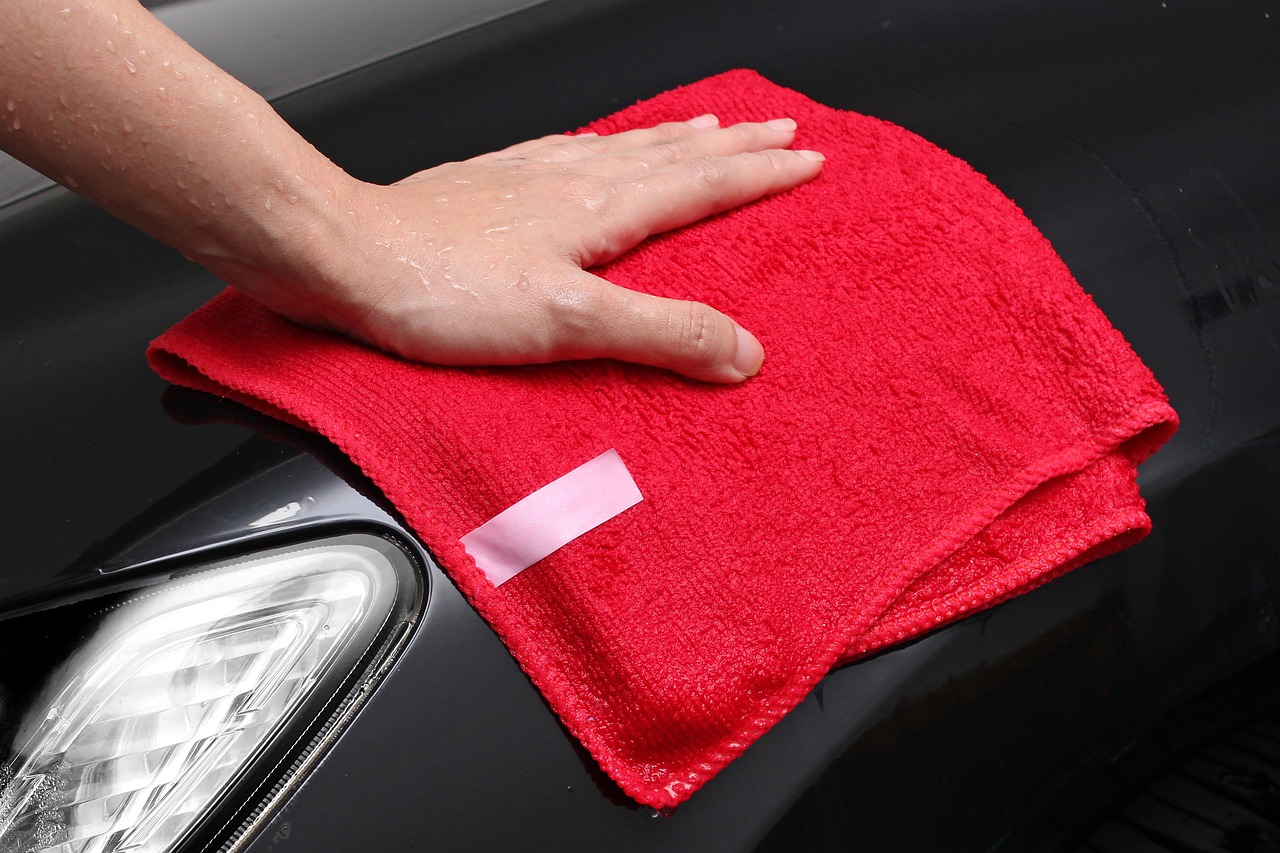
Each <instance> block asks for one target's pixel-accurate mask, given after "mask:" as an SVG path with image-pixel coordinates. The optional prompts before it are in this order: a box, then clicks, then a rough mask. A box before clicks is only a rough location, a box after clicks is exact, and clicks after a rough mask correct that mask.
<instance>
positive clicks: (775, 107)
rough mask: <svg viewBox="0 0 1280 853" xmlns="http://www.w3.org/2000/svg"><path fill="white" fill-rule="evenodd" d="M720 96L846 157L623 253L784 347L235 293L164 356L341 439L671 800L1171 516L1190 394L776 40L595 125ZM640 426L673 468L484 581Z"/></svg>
mask: <svg viewBox="0 0 1280 853" xmlns="http://www.w3.org/2000/svg"><path fill="white" fill-rule="evenodd" d="M704 112H715V113H717V114H718V115H719V116H720V117H721V118H722V119H724V120H725V121H727V122H728V121H742V120H763V119H769V118H773V117H776V116H792V117H794V118H795V119H797V120H798V121H799V124H800V132H799V136H798V138H797V140H796V143H797V145H798V146H800V147H806V148H815V149H818V150H820V151H823V152H825V153H826V154H827V157H828V161H827V164H826V168H825V172H824V174H823V175H822V177H820V178H819V179H818V180H817V181H815V182H813V183H811V184H808V185H805V186H803V187H800V188H798V189H796V190H793V191H792V192H789V193H786V194H784V195H781V196H777V197H774V198H770V199H766V200H764V201H761V202H758V203H756V204H753V205H750V206H748V207H747V208H744V209H742V210H738V211H735V212H733V213H731V214H728V215H724V216H720V217H717V218H715V219H712V220H710V221H707V222H703V223H700V224H698V225H696V226H693V227H690V228H686V229H683V230H681V231H679V232H677V233H673V234H669V235H666V236H664V237H661V238H658V239H655V240H651V241H649V242H648V243H647V244H645V245H644V246H642V247H641V248H640V249H638V250H637V251H635V252H632V253H631V254H629V255H627V256H625V257H623V258H622V259H620V260H618V261H616V262H614V263H613V264H611V265H609V266H608V267H606V268H605V269H604V270H603V273H602V274H603V275H605V276H606V277H607V278H609V279H611V280H613V281H615V282H617V283H619V284H622V285H625V286H627V287H632V288H636V289H639V290H645V291H649V292H653V293H658V294H661V295H665V296H678V297H683V298H694V299H699V300H703V301H705V302H708V303H710V304H711V305H714V306H716V307H718V308H720V309H721V310H723V311H725V312H726V313H728V314H729V315H730V316H732V317H735V318H737V319H738V320H739V321H741V322H742V324H743V325H744V326H745V327H746V328H748V329H751V330H753V331H754V332H756V334H757V335H758V336H759V337H760V339H761V341H762V342H763V343H764V346H765V349H766V351H767V352H768V359H767V360H766V361H765V365H764V369H763V371H762V372H761V373H760V375H759V376H757V377H756V378H754V379H752V380H750V381H748V382H746V383H744V384H742V385H740V386H735V387H721V386H711V385H705V384H700V383H696V382H691V381H686V380H683V379H681V378H679V377H676V376H674V375H670V374H667V373H663V372H661V371H658V370H653V369H649V368H643V367H635V366H631V365H623V364H619V363H614V362H606V361H595V362H578V363H572V364H561V365H550V366H539V367H528V368H499V369H469V370H459V369H444V368H438V367H431V366H423V365H414V364H408V363H406V362H403V361H400V360H398V359H395V358H392V357H389V356H387V355H384V354H381V353H378V352H374V351H372V350H370V349H367V348H364V347H362V346H359V345H357V344H354V343H352V342H350V341H348V340H345V339H342V338H340V337H337V336H334V335H329V334H324V333H318V332H313V331H309V330H306V329H303V328H301V327H299V326H295V325H293V324H291V323H289V322H286V321H284V320H282V319H280V318H278V317H276V316H275V315H273V314H271V313H270V312H268V311H265V310H263V309H261V308H259V307H257V306H256V305H254V304H253V303H251V302H250V301H248V300H247V299H244V298H242V297H240V296H238V295H236V294H234V293H230V292H228V293H224V294H223V295H221V296H219V297H218V298H217V299H215V300H214V301H213V302H211V303H210V304H209V305H207V306H205V307H204V308H202V309H201V310H199V311H197V312H196V313H195V314H193V315H192V316H191V317H189V318H187V319H186V320H184V321H183V322H182V323H181V324H179V325H178V326H177V327H175V328H174V329H172V330H170V331H169V332H167V333H166V334H165V335H163V336H162V337H161V338H159V339H158V340H157V341H156V342H155V344H154V347H153V349H152V351H151V353H150V357H151V359H152V363H153V365H154V366H155V368H156V370H158V371H159V372H160V373H161V374H162V375H164V376H165V377H167V378H169V379H171V380H172V381H174V382H178V383H182V384H185V385H190V386H192V387H195V388H203V389H207V390H211V391H214V392H216V393H220V394H226V395H228V396H230V397H233V398H235V399H237V400H240V401H243V402H245V403H247V404H249V405H250V406H254V407H256V408H258V409H261V410H263V411H266V412H269V413H272V414H275V415H278V416H283V417H285V418H287V419H290V420H293V421H295V422H299V423H302V424H305V425H307V426H309V427H311V428H312V429H314V430H316V431H318V432H320V433H322V434H324V435H325V436H327V437H328V438H329V439H331V440H332V441H333V442H334V443H335V444H336V445H337V446H338V447H340V448H342V450H344V451H345V452H346V453H347V454H348V455H349V456H350V457H351V458H352V459H353V460H354V461H355V462H356V463H357V464H358V465H359V466H360V467H361V468H362V469H363V470H364V471H365V472H366V473H367V474H368V475H369V477H370V478H371V479H372V480H373V482H375V483H376V484H377V485H378V486H379V487H380V488H381V489H382V490H383V491H384V492H385V493H386V495H387V497H388V498H389V499H390V500H391V501H392V503H394V504H395V505H396V507H398V508H399V510H400V511H401V512H402V513H403V514H404V517H405V518H406V519H407V520H408V523H409V524H410V525H411V526H412V527H413V529H414V530H415V531H416V532H417V533H418V534H419V535H420V536H421V537H422V539H423V541H424V542H425V543H426V544H427V546H428V547H429V548H430V549H431V550H432V551H433V553H434V554H435V555H436V557H437V558H438V559H439V560H440V562H441V564H442V565H443V566H444V567H445V569H446V570H447V571H448V572H449V574H450V576H451V577H452V578H453V580H454V581H455V582H456V583H457V585H458V586H459V587H460V588H461V590H462V591H463V592H464V593H465V594H466V595H467V597H468V598H469V599H470V601H471V602H472V604H474V606H475V607H476V609H477V610H478V611H479V612H480V613H481V614H482V615H483V616H484V617H485V618H486V619H487V620H488V621H489V623H490V624H491V625H492V626H493V627H494V629H495V630H496V631H497V633H498V634H499V635H500V636H501V637H502V639H503V640H504V641H505V642H506V643H507V645H508V646H509V648H510V649H511V652H512V654H514V655H515V657H516V658H517V659H518V660H519V662H520V664H521V665H522V666H523V667H524V669H525V671H526V672H528V673H529V675H530V677H531V678H532V679H533V681H534V683H535V684H536V685H537V687H538V688H539V689H540V690H541V691H542V692H543V694H544V695H545V696H546V698H547V701H548V702H550V704H551V706H552V707H553V708H554V709H555V711H556V712H557V713H558V714H559V715H560V717H561V718H562V719H563V721H564V723H565V724H566V725H567V726H568V727H569V729H570V730H571V731H572V732H573V733H574V735H576V736H577V737H578V738H579V739H580V740H581V741H582V743H583V744H584V745H585V746H586V747H587V748H588V749H589V750H590V751H591V753H592V754H593V755H594V756H595V757H596V759H597V760H598V761H599V762H600V764H601V766H602V767H603V768H604V769H605V770H606V771H607V772H608V773H609V775H610V776H612V777H613V778H614V779H615V780H617V782H618V783H619V784H620V785H621V786H622V787H623V789H624V790H625V791H626V792H627V793H628V794H630V795H631V796H632V797H634V798H635V799H637V800H639V801H641V802H644V803H648V804H650V805H653V806H670V805H674V804H676V803H679V802H680V801H682V800H684V799H685V798H687V797H688V796H689V795H690V794H691V793H692V792H693V791H694V790H695V789H697V788H698V787H699V786H701V785H702V784H703V783H705V782H706V781H707V780H708V779H709V778H710V777H711V776H713V775H714V774H715V773H716V772H717V771H718V770H719V769H720V768H722V767H723V766H724V765H725V764H726V763H727V762H728V761H729V760H731V759H732V758H734V757H735V756H736V755H738V754H739V753H741V752H742V750H744V749H745V748H746V747H747V745H748V744H750V743H751V742H752V741H753V740H755V739H756V738H757V737H759V736H760V735H761V734H762V733H763V732H764V731H765V730H767V729H768V728H769V727H770V726H771V725H773V723H775V722H776V721H777V720H778V719H779V718H780V717H781V716H782V715H783V714H785V713H786V712H787V711H788V710H789V709H790V708H792V707H793V706H794V705H795V704H796V703H797V702H799V701H800V700H801V699H802V698H803V697H804V696H805V694H806V693H807V692H808V691H809V689H810V688H812V687H813V686H814V684H815V683H816V682H817V681H818V680H819V679H820V678H822V676H823V675H824V674H825V673H826V672H827V671H828V670H830V669H831V668H832V666H834V665H836V664H837V663H839V662H841V661H844V660H848V659H850V658H852V657H856V656H858V655H861V654H865V653H867V652H869V651H871V650H873V649H877V648H880V647H882V646H884V645H886V644H888V643H892V642H894V641H897V640H902V639H904V638H907V637H911V636H915V635H918V634H920V633H922V632H924V631H926V630H929V629H931V628H934V627H936V626H938V625H941V624H944V623H946V622H949V621H951V620H954V619H957V618H959V617H961V616H963V615H966V614H969V613H972V612H974V611H976V610H979V609H981V608H983V607H986V606H988V605H990V604H992V603H994V602H997V601H1000V600H1002V599H1005V598H1008V597H1009V596H1011V595H1014V594H1016V593H1019V592H1022V591H1024V590H1027V589H1030V588H1031V587H1033V586H1036V585H1037V584H1039V583H1042V582H1043V581H1045V580H1047V579H1048V578H1050V577H1053V576H1055V575H1058V574H1060V573H1062V572H1064V571H1066V570H1067V569H1070V568H1072V567H1073V566H1076V565H1079V564H1080V563H1083V562H1085V561H1087V560H1089V559H1093V558H1095V557H1098V556H1100V555H1102V554H1105V553H1109V552H1111V551H1114V550H1116V549H1118V548H1121V547H1124V546H1126V545H1129V544H1131V543H1133V542H1135V541H1137V540H1138V539H1140V538H1141V537H1142V536H1143V535H1144V534H1145V533H1146V532H1147V530H1148V529H1149V524H1150V522H1149V520H1148V519H1147V516H1146V515H1145V513H1144V512H1143V504H1142V500H1141V498H1140V497H1139V495H1138V493H1137V489H1136V486H1135V485H1134V466H1135V465H1136V464H1137V463H1138V462H1140V461H1141V460H1142V459H1144V458H1146V457H1147V456H1148V455H1149V454H1150V453H1152V452H1153V451H1154V450H1155V449H1156V448H1157V447H1158V446H1159V445H1160V444H1161V443H1162V442H1164V441H1165V439H1167V438H1168V436H1169V435H1170V434H1171V433H1172V431H1173V429H1174V426H1175V423H1176V416H1175V415H1174V413H1173V411H1172V410H1171V409H1170V408H1169V406H1168V404H1167V403H1166V401H1165V398H1164V395H1163V392H1162V391H1161V389H1160V387H1159V385H1158V384H1157V383H1156V381H1155V380H1154V378H1153V377H1152V376H1151V374H1150V373H1149V372H1148V371H1147V369H1146V368H1145V367H1144V366H1143V365H1142V364H1141V362H1140V361H1139V360H1138V359H1137V357H1136V356H1135V355H1134V354H1133V352H1132V351H1131V350H1130V348H1129V346H1128V345H1127V344H1126V343H1125V341H1124V339H1123V338H1122V337H1121V336H1120V334H1119V333H1118V332H1117V331H1116V330H1115V329H1113V328H1112V327H1111V326H1110V325H1109V324H1108V322H1107V321H1106V319H1105V318H1104V317H1103V316H1102V314H1101V313H1100V312H1099V311H1098V309H1097V308H1096V307H1095V306H1094V304H1093V302H1092V301H1091V300H1090V299H1089V297H1088V296H1086V295H1085V294H1084V293H1083V292H1082V291H1081V290H1080V288H1079V286H1078V285H1077V284H1076V283H1075V281H1074V280H1073V279H1072V278H1071V275H1070V274H1069V273H1068V272H1067V270H1066V268H1065V267H1064V266H1063V264H1062V262H1061V261H1060V260H1059V259H1058V257H1057V256H1056V255H1055V254H1054V252H1053V250H1052V249H1051V248H1050V246H1049V244H1048V243H1047V242H1046V241H1045V239H1044V238H1043V237H1042V236H1041V235H1040V234H1039V233H1038V232H1037V231H1036V230H1035V228H1034V227H1033V226H1032V225H1031V224H1030V223H1029V222H1028V221H1027V220H1026V218H1025V217H1024V216H1023V215H1022V213H1021V212H1020V211H1019V210H1018V208H1017V207H1016V206H1015V205H1014V204H1013V203H1011V202H1010V201H1009V200H1008V199H1006V198H1005V197H1004V196H1002V195H1001V194H1000V193H999V192H998V191H997V190H996V189H995V188H994V187H992V186H991V185H990V184H988V183H987V182H986V181H985V180H984V179H983V178H982V177H981V176H980V175H978V174H977V173H975V172H974V171H973V170H972V169H971V168H969V167H968V166H967V165H965V164H964V163H962V162H960V161H958V160H956V159H954V158H953V157H951V156H949V155H947V154H946V153H944V152H943V151H941V150H939V149H938V148H936V147H934V146H933V145H931V144H930V143H928V142H926V141H924V140H923V139H920V138H919V137H917V136H914V135H912V134H911V133H908V132H906V131H904V130H903V129H901V128H899V127H895V126H893V125H890V124H886V123H884V122H881V121H878V120H876V119H873V118H867V117H865V116H861V115H857V114H854V113H847V112H840V111H837V110H832V109H829V108H827V107H823V106H821V105H818V104H815V103H813V102H812V101H810V100H808V99H807V98H805V97H803V96H801V95H799V94H797V93H795V92H791V91H789V90H786V89H782V88H779V87H778V86H775V85H773V84H771V83H769V82H768V81H766V80H764V79H762V78H760V77H759V76H757V75H755V74H753V73H750V72H746V71H735V72H730V73H728V74H723V75H720V76H718V77H714V78H711V79H709V80H705V81H703V82H701V83H697V84H694V85H692V86H688V87H686V88H682V89H677V90H675V91H672V92H668V93H666V94H663V95H660V96H658V97H656V98H654V99H652V100H650V101H647V102H644V103H641V104H637V105H636V106H633V107H631V108H629V109H626V110H623V111H622V112H621V113H619V114H617V115H615V116H612V117H610V118H607V119H603V120H601V121H599V122H597V123H595V124H594V125H592V126H591V128H590V129H592V130H596V131H599V132H601V133H609V132H616V131H620V130H623V129H627V128H632V127H639V126H645V125H649V124H652V123H655V122H659V121H670V120H679V119H685V118H688V117H689V116H692V115H698V114H701V113H704ZM610 449H616V451H617V453H618V455H619V456H620V457H621V460H622V461H623V462H624V463H625V465H626V467H627V468H628V469H629V470H630V472H631V474H632V475H633V477H634V480H635V482H636V484H637V485H638V487H639V490H640V492H641V493H642V494H643V497H644V499H643V500H642V501H641V502H640V503H639V504H636V505H635V506H632V507H631V508H630V509H626V510H625V511H624V512H622V514H620V515H618V516H616V517H615V518H612V519H611V520H609V521H607V522H605V523H604V524H602V525H601V526H599V527H596V528H595V529H593V530H590V531H589V532H586V533H585V534H583V535H581V536H579V537H578V538H577V539H574V540H573V541H572V542H570V543H569V544H568V545H566V546H565V547H563V548H561V549H559V550H558V551H555V552H554V553H552V554H551V555H550V556H548V557H546V558H545V559H541V560H540V561H538V562H536V563H534V564H533V565H532V566H531V567H530V568H528V569H526V570H525V571H523V572H521V573H519V574H517V575H515V577H514V578H512V579H511V580H510V581H507V582H506V583H504V584H502V585H501V586H496V587H495V586H494V585H493V584H492V583H491V582H490V581H489V580H488V579H486V576H485V575H484V574H483V573H482V572H481V571H480V570H479V569H478V568H477V566H476V564H475V562H474V561H473V559H472V558H471V557H470V556H469V555H468V553H467V551H466V550H464V548H463V545H462V544H461V543H460V542H459V540H460V538H461V537H463V536H464V535H466V534H467V533H469V532H470V531H472V530H474V529H475V528H476V527H478V526H479V525H481V524H482V523H484V522H485V521H487V520H488V519H490V518H492V517H493V516H495V515H497V514H498V513H499V512H501V511H502V510H504V509H506V508H507V507H509V506H511V505H512V504H514V503H516V502H517V501H518V500H520V499H521V498H524V497H525V496H526V495H529V494H530V493H532V492H534V491H535V490H537V489H539V488H541V487H543V486H545V485H547V484H548V483H550V482H552V481H554V480H556V479H557V478H559V477H560V476H561V475H564V474H565V473H567V472H569V471H571V470H574V469H576V468H578V467H579V466H580V465H582V464H583V463H586V462H587V461H589V460H592V459H594V458H596V457H597V456H600V455H601V454H602V453H603V452H605V451H607V450H610ZM534 556H535V557H536V556H537V555H536V554H535V555H534Z"/></svg>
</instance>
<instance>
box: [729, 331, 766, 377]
mask: <svg viewBox="0 0 1280 853" xmlns="http://www.w3.org/2000/svg"><path fill="white" fill-rule="evenodd" d="M735 328H736V329H737V332H738V352H737V353H735V354H734V356H733V369H734V370H736V371H738V372H739V373H741V374H742V375H743V377H744V378H745V377H748V376H755V375H756V374H757V373H759V372H760V366H761V365H762V364H764V347H762V346H760V342H759V341H758V340H756V336H755V335H753V334H751V333H750V332H748V331H747V330H746V329H744V328H742V327H741V326H736V327H735Z"/></svg>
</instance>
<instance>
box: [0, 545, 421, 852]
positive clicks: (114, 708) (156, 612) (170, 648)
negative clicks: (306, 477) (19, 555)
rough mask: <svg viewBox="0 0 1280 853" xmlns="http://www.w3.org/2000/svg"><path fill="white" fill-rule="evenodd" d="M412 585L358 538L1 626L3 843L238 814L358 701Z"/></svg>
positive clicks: (79, 838)
mask: <svg viewBox="0 0 1280 853" xmlns="http://www.w3.org/2000/svg"><path fill="white" fill-rule="evenodd" d="M419 589H420V583H419V582H418V580H417V575H416V573H415V572H414V571H413V568H412V565H411V563H410V562H409V560H408V557H407V556H406V555H405V554H404V553H402V552H401V551H399V550H398V549H396V548H395V547H393V546H391V545H390V544H389V543H387V542H384V541H382V540H380V539H378V538H376V537H372V536H353V537H343V538H341V539H336V540H329V541H327V542H324V543H318V544H313V545H309V546H305V547H297V548H293V549H287V550H280V551H276V552H271V553H268V554H265V555H259V556H255V557H254V558H252V559H242V560H238V561H231V562H225V563H219V564H215V565H210V566H204V567H199V568H196V569H193V570H190V571H186V572H183V573H182V574H181V575H180V576H177V577H173V578H169V579H166V580H164V581H163V582H161V583H156V584H152V585H150V586H146V587H143V588H140V589H135V590H131V591H128V592H123V593H119V592H117V593H114V594H111V595H109V596H104V597H101V598H98V599H94V600H91V601H82V602H78V603H75V604H71V605H67V606H64V607H61V608H58V609H56V610H48V611H44V612H40V613H36V614H32V615H28V616H22V617H18V618H15V619H11V620H6V621H5V622H3V623H0V644H4V646H5V648H4V649H3V651H0V684H3V690H2V692H0V735H2V736H3V740H0V747H4V748H5V749H6V757H5V759H4V764H3V767H2V768H0V851H5V853H7V851H15V853H17V851H21V853H28V851H31V853H35V851H50V853H55V851H56V853H81V851H83V853H89V851H95V853H96V851H101V853H111V851H129V853H160V851H167V850H173V849H175V848H176V847H177V846H178V845H179V844H180V843H181V842H182V841H183V840H184V839H187V838H189V837H191V835H192V833H193V832H195V831H197V830H198V829H199V828H200V827H201V826H202V825H203V824H205V823H207V822H209V818H210V816H211V815H213V814H214V813H215V812H219V813H221V814H220V818H221V820H222V822H223V823H225V822H226V818H227V815H228V814H231V815H235V814H241V815H243V813H244V808H243V806H244V805H245V804H246V803H247V802H248V799H247V798H246V796H245V789H246V788H249V789H251V790H258V791H261V790H263V789H264V788H265V786H266V785H268V784H272V783H274V784H276V785H277V788H278V787H279V784H280V782H281V780H279V779H274V780H273V779H267V778H261V771H258V776H259V778H255V765H261V764H264V763H268V762H265V761H264V760H263V759H265V758H267V757H269V758H270V759H271V760H270V762H269V763H270V764H271V766H280V765H281V761H282V760H283V759H284V758H285V757H286V756H285V755H284V752H285V751H287V747H288V745H289V744H296V743H300V742H305V735H306V734H307V733H308V732H312V733H314V732H315V731H316V727H317V726H319V725H323V724H324V723H325V722H326V720H328V721H330V722H332V721H333V718H334V717H335V716H337V717H343V716H345V714H343V713H342V712H343V711H344V710H345V711H348V712H349V711H351V710H353V705H354V700H353V697H356V696H360V695H363V692H364V691H363V690H361V689H360V688H361V687H367V685H368V682H369V680H370V679H371V678H376V675H377V673H378V672H379V671H380V667H381V666H385V663H386V658H387V653H388V652H389V651H390V650H391V648H392V646H393V645H394V643H395V640H396V639H397V638H399V637H402V636H403V635H404V631H403V630H400V629H402V628H403V627H404V626H405V624H406V623H407V622H408V621H409V620H410V619H411V618H413V616H414V615H415V613H416V605H417V599H418V598H419V595H418V593H419ZM41 638H43V640H42V639H41ZM9 663H13V664H16V666H13V667H9V666H5V664H9ZM37 683H38V684H39V686H38V687H36V686H35V685H36V684H37ZM353 688H354V689H355V691H354V693H353ZM344 700H345V703H344ZM344 705H345V707H344ZM295 764H296V762H295ZM233 792H238V793H239V796H238V797H233V796H231V794H232V793H233ZM253 799H254V800H255V801H261V800H262V799H263V796H262V795H261V794H258V795H256V796H255V797H254V798H253Z"/></svg>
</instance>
